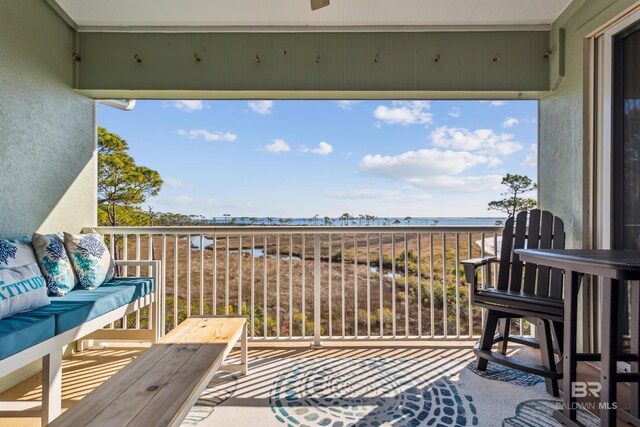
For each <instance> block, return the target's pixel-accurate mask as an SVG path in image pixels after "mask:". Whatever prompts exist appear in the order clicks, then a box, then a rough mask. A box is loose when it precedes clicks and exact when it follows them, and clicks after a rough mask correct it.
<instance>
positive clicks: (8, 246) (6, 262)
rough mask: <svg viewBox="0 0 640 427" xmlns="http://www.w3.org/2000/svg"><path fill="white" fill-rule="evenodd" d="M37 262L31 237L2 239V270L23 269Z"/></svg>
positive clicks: (0, 244)
mask: <svg viewBox="0 0 640 427" xmlns="http://www.w3.org/2000/svg"><path fill="white" fill-rule="evenodd" d="M35 262H36V254H35V252H33V245H32V244H31V239H30V238H29V237H21V238H19V239H0V268H13V267H22V266H23V265H27V264H34V263H35Z"/></svg>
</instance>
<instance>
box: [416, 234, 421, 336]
mask: <svg viewBox="0 0 640 427" xmlns="http://www.w3.org/2000/svg"><path fill="white" fill-rule="evenodd" d="M416 239H418V243H417V245H418V246H417V251H418V336H419V337H422V244H421V243H422V242H421V240H422V239H421V236H420V233H416Z"/></svg>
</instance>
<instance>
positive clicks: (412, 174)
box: [359, 148, 489, 184]
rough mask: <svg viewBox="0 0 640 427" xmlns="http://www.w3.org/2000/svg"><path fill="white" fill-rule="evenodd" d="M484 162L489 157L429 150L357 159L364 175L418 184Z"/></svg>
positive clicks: (453, 173)
mask: <svg viewBox="0 0 640 427" xmlns="http://www.w3.org/2000/svg"><path fill="white" fill-rule="evenodd" d="M487 163H489V158H488V157H485V156H478V155H475V154H471V153H469V152H466V151H451V150H447V151H441V150H438V149H435V148H431V149H422V150H417V151H407V152H404V153H402V154H400V155H397V156H382V155H380V154H375V155H371V154H369V155H366V156H365V157H363V158H362V160H360V164H359V166H360V170H361V171H362V172H364V173H366V174H370V175H376V176H380V177H384V178H388V179H392V180H395V181H404V182H409V183H411V184H417V183H419V182H421V181H423V180H425V179H427V178H433V177H436V176H442V175H455V174H459V173H461V172H464V171H465V170H467V169H469V168H471V167H473V166H476V165H481V164H487Z"/></svg>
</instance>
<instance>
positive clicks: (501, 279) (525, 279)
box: [496, 209, 565, 298]
mask: <svg viewBox="0 0 640 427" xmlns="http://www.w3.org/2000/svg"><path fill="white" fill-rule="evenodd" d="M564 242H565V233H564V223H563V222H562V220H561V219H560V218H557V217H554V216H553V215H552V214H551V213H550V212H547V211H541V210H539V209H533V210H531V211H530V212H526V211H525V212H520V213H518V214H517V215H516V217H515V218H514V217H511V218H509V219H507V222H506V223H505V227H504V232H503V234H502V248H501V252H500V271H499V274H498V282H497V283H496V289H498V290H503V291H507V290H508V291H512V292H523V293H526V294H531V295H539V296H545V297H548V296H550V297H554V298H562V271H561V270H559V269H557V268H549V267H545V266H540V267H538V266H537V265H535V264H525V263H523V262H522V261H520V256H519V255H518V254H516V253H514V250H515V249H524V248H525V246H526V248H527V249H552V248H553V249H563V248H564Z"/></svg>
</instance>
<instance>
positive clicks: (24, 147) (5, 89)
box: [0, 0, 96, 236]
mask: <svg viewBox="0 0 640 427" xmlns="http://www.w3.org/2000/svg"><path fill="white" fill-rule="evenodd" d="M72 46H73V32H72V30H71V29H70V28H68V27H67V25H66V24H65V23H64V22H63V21H62V20H61V19H60V18H59V17H58V16H57V15H56V14H55V13H54V12H53V10H51V9H50V7H49V6H48V5H47V4H46V2H45V1H43V0H20V1H16V0H0V236H16V235H24V234H30V233H33V232H34V231H36V230H40V231H55V230H75V231H79V230H80V229H81V228H82V227H84V226H90V225H93V224H94V223H95V221H96V185H95V182H96V160H95V159H96V154H95V138H94V132H95V129H94V128H95V126H94V103H93V101H92V100H90V99H89V98H86V97H85V96H83V95H80V94H78V93H77V92H75V91H74V90H72V89H71V87H72V80H73V68H72V67H73V63H72V59H71V52H72V51H73V49H72Z"/></svg>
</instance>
